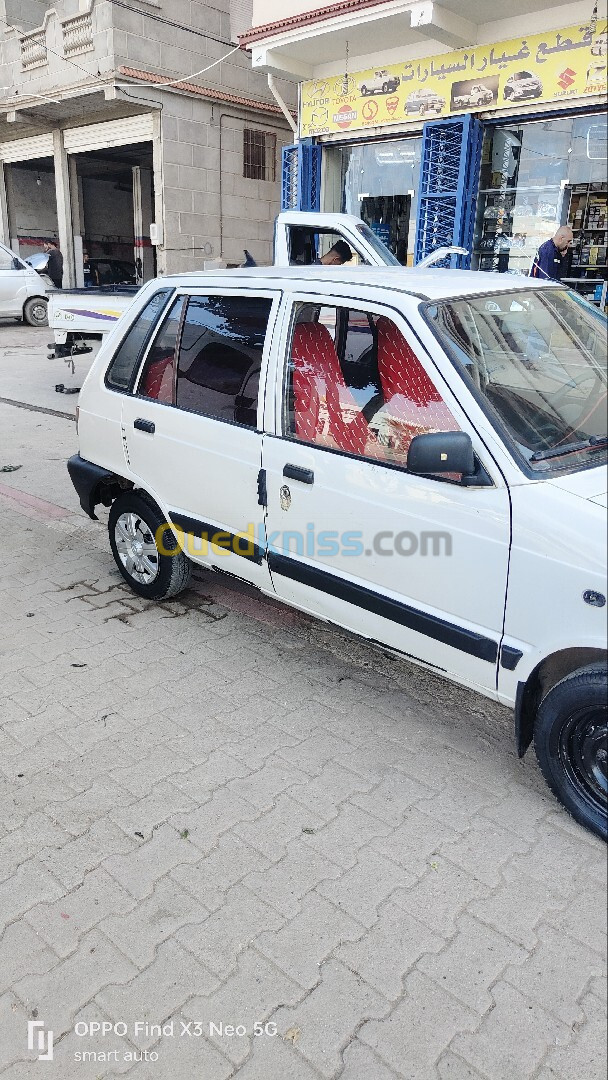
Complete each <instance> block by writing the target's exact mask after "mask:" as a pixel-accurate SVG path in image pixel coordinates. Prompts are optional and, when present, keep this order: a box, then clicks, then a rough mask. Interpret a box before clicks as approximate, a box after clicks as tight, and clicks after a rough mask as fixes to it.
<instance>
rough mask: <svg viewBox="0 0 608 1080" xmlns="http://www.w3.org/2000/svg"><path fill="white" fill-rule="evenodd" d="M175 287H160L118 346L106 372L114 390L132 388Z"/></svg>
mask: <svg viewBox="0 0 608 1080" xmlns="http://www.w3.org/2000/svg"><path fill="white" fill-rule="evenodd" d="M172 292H173V289H159V291H158V292H155V293H154V296H152V297H151V298H150V300H148V303H147V304H146V306H145V307H144V308H143V310H142V311H140V313H139V315H138V316H137V318H136V319H135V322H134V323H133V324H132V325H131V328H130V330H129V331H128V333H127V334H126V335H125V337H124V338H123V339H122V342H121V343H120V345H119V346H118V348H117V350H116V352H115V353H114V356H113V358H112V362H111V364H110V366H109V368H108V370H107V372H106V386H109V387H111V389H113V390H122V391H125V390H126V391H128V390H130V389H131V387H132V385H133V382H134V379H135V374H136V372H137V369H138V367H139V364H140V361H141V358H142V356H143V354H144V350H145V348H146V345H147V344H148V341H149V340H150V337H151V336H152V333H153V331H154V327H155V326H156V323H157V321H158V319H159V317H160V315H161V312H162V310H163V308H164V306H165V304H166V303H167V300H168V299H169V297H170V296H171V293H172Z"/></svg>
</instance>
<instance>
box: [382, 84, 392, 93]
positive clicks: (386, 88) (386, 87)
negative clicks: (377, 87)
mask: <svg viewBox="0 0 608 1080" xmlns="http://www.w3.org/2000/svg"><path fill="white" fill-rule="evenodd" d="M390 89H391V88H390V86H389V85H388V83H382V93H383V94H389V93H390Z"/></svg>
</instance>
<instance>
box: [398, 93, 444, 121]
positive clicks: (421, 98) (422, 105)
mask: <svg viewBox="0 0 608 1080" xmlns="http://www.w3.org/2000/svg"><path fill="white" fill-rule="evenodd" d="M445 106H446V99H445V98H444V97H442V95H441V94H438V93H437V92H436V91H435V90H413V91H412V93H411V94H409V95H408V97H407V100H406V102H405V112H406V113H408V114H409V113H418V114H419V115H420V116H426V114H427V113H430V112H436V113H440V112H442V111H443V109H445Z"/></svg>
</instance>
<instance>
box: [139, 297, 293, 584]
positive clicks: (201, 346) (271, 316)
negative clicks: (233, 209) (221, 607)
mask: <svg viewBox="0 0 608 1080" xmlns="http://www.w3.org/2000/svg"><path fill="white" fill-rule="evenodd" d="M216 280H217V279H216ZM279 300H280V293H279V292H278V291H274V290H271V289H268V288H264V287H261V288H259V289H257V288H253V289H251V288H240V289H239V288H234V287H222V286H219V285H216V284H215V281H214V282H213V285H212V286H210V287H209V289H208V290H204V289H196V290H191V291H188V292H185V291H184V292H178V294H177V295H176V297H175V299H174V301H173V303H172V305H171V307H170V309H169V311H168V312H167V314H166V317H165V319H164V322H163V323H162V324H161V326H160V328H159V330H158V333H157V335H156V337H155V339H154V340H153V341H152V342H151V343H150V346H149V348H148V351H147V353H146V355H145V357H144V359H143V362H142V365H141V370H140V374H139V377H138V380H137V383H136V386H135V393H134V394H132V395H129V396H128V397H125V399H124V403H123V413H122V422H123V432H124V438H125V446H126V452H127V454H128V458H129V468H130V471H131V474H132V475H133V474H135V475H136V476H138V477H139V478H140V479H141V486H142V487H143V488H145V490H147V491H148V492H149V493H150V494H151V495H152V496H153V497H154V498H155V500H156V501H157V502H158V504H159V505H160V506H161V508H162V509H163V510H164V511H165V512H166V513H167V516H168V519H169V520H170V522H171V523H173V524H174V525H175V526H177V527H178V528H180V529H181V530H182V531H183V533H184V534H185V538H186V544H187V550H188V553H189V554H190V556H191V557H192V558H193V559H195V560H196V561H198V562H201V563H204V564H207V565H213V566H215V567H218V568H219V569H221V570H226V571H228V572H230V573H232V574H236V575H238V576H239V577H242V578H244V579H246V580H248V581H250V582H252V583H254V584H256V585H258V586H259V587H261V588H268V589H271V583H270V578H269V573H268V566H267V563H266V561H265V558H264V555H265V539H264V509H263V506H262V505H260V502H259V492H258V481H259V474H260V469H261V464H262V461H261V459H262V437H263V436H262V427H261V417H262V409H263V388H264V385H265V373H266V366H267V361H268V355H269V353H270V348H271V342H272V336H273V330H274V325H275V321H276V316H277V311H278V307H279Z"/></svg>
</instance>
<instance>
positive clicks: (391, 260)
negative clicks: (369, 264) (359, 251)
mask: <svg viewBox="0 0 608 1080" xmlns="http://www.w3.org/2000/svg"><path fill="white" fill-rule="evenodd" d="M357 232H358V233H360V234H361V236H363V237H364V238H365V240H367V242H368V244H369V246H370V247H371V248H373V249H374V251H375V252H376V255H379V256H380V258H381V259H382V262H383V263H386V265H387V266H401V263H400V262H399V259H397V258H395V256H394V255H393V253H392V251H390V250H389V248H387V246H386V244H384V243H383V242H382V240H381V239H380V237H379V236H376V234H375V232H373V231H372V230H371V229H370V227H369V225H366V224H364V223H363V222H361V224H360V225H357Z"/></svg>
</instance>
